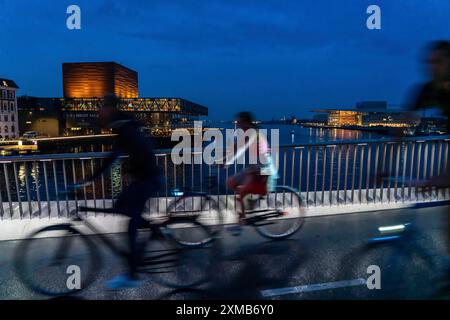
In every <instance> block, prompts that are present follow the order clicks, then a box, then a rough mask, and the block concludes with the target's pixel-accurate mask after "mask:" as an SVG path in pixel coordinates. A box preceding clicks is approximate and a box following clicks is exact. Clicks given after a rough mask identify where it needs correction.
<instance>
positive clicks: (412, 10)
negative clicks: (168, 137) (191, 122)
mask: <svg viewBox="0 0 450 320" xmlns="http://www.w3.org/2000/svg"><path fill="white" fill-rule="evenodd" d="M70 4H78V5H79V6H80V7H81V10H82V30H79V31H69V30H68V29H67V28H66V23H65V21H66V17H67V15H66V8H67V6H68V5H70ZM370 4H377V5H379V6H380V7H381V15H382V29H381V30H368V29H367V28H366V19H367V16H368V15H367V14H366V8H367V6H368V5H370ZM449 16H450V1H449V0H407V1H403V0H371V1H366V0H341V1H337V0H316V1H300V0H291V1H286V0H284V1H283V0H277V1H266V0H222V1H216V0H196V1H193V0H176V1H167V0H146V1H143V0H120V1H119V0H108V1H107V0H71V1H65V0H63V1H61V0H58V1H55V0H39V1H35V0H29V1H25V0H0V26H1V32H0V77H7V78H12V79H14V80H15V81H16V82H17V83H18V84H19V86H20V87H21V90H20V94H28V95H36V96H51V97H53V96H56V97H58V96H61V95H62V83H61V82H62V80H61V78H62V77H61V63H62V62H73V61H117V62H119V63H122V64H124V65H125V66H128V67H130V68H132V69H134V70H136V71H138V72H139V91H140V95H141V96H143V97H158V96H168V97H184V98H186V99H189V100H192V101H195V102H198V103H201V104H204V105H206V106H208V107H209V108H210V115H211V118H213V119H228V118H231V117H232V115H233V114H234V113H235V112H236V111H238V110H241V109H249V110H251V111H254V112H257V113H258V117H259V118H271V117H280V116H283V115H289V114H296V115H298V116H309V112H308V111H309V110H311V109H312V108H316V107H337V106H354V105H355V103H356V102H357V101H359V100H369V99H383V100H388V101H389V103H390V104H392V105H399V104H402V103H404V101H405V99H406V95H407V92H408V89H409V88H410V86H411V85H412V84H414V83H416V82H417V81H420V80H421V79H423V77H424V73H423V68H422V67H421V65H420V64H419V57H420V55H419V53H420V49H421V48H422V46H423V45H424V44H425V43H426V42H427V41H429V40H433V39H439V38H446V39H449V38H450V18H449Z"/></svg>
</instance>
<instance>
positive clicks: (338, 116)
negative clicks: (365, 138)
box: [313, 101, 419, 128]
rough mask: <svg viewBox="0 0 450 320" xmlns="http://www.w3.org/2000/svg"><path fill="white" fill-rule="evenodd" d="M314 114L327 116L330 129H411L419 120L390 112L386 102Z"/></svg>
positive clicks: (327, 110) (365, 103)
mask: <svg viewBox="0 0 450 320" xmlns="http://www.w3.org/2000/svg"><path fill="white" fill-rule="evenodd" d="M313 112H317V113H319V114H322V115H323V114H326V115H327V124H326V125H327V126H330V127H400V128H403V127H411V126H415V125H417V124H418V122H419V119H411V118H409V116H408V115H405V113H404V112H402V111H399V110H390V109H388V108H387V102H386V101H363V102H358V103H357V104H356V109H355V108H336V109H316V110H313Z"/></svg>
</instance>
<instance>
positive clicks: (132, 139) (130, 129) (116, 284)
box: [85, 95, 162, 289]
mask: <svg viewBox="0 0 450 320" xmlns="http://www.w3.org/2000/svg"><path fill="white" fill-rule="evenodd" d="M118 104H119V99H118V98H116V97H115V96H113V95H110V96H106V97H105V98H104V105H103V107H101V108H100V109H99V112H98V114H99V120H100V122H101V123H102V125H103V127H108V128H111V129H112V130H113V133H116V134H117V136H116V138H115V141H114V144H113V152H112V154H111V155H110V156H109V157H108V158H107V159H106V160H105V161H104V162H103V165H102V167H101V168H100V169H99V170H98V171H97V172H96V173H95V174H94V175H93V176H92V177H91V178H90V179H89V181H92V180H95V179H97V178H99V177H100V176H101V174H102V173H103V172H104V171H105V170H106V169H108V168H109V167H110V166H111V164H112V163H113V162H114V161H116V160H117V159H118V158H119V157H120V156H122V155H127V156H128V161H129V174H130V178H131V183H130V185H129V186H128V188H127V189H125V190H123V191H122V193H121V194H120V195H119V196H118V199H117V201H116V203H115V205H114V211H115V212H120V213H122V214H124V215H126V216H128V217H129V218H130V221H129V225H128V241H129V250H130V256H129V261H128V266H129V272H128V274H125V275H121V276H117V277H115V278H113V279H111V280H109V281H108V282H107V284H106V285H107V287H109V288H110V289H123V288H132V287H136V286H139V285H140V283H141V282H140V281H139V280H138V278H137V274H136V271H137V270H136V269H137V266H138V265H139V262H140V258H141V255H142V253H143V250H144V248H143V244H141V243H138V241H137V231H138V228H139V227H140V226H142V224H143V223H145V220H144V219H143V218H142V213H143V211H144V207H145V204H146V202H147V200H148V199H149V198H150V197H151V196H153V195H154V194H155V192H156V191H158V190H159V188H160V186H161V181H162V178H161V177H162V175H161V171H160V169H159V168H158V166H157V164H156V158H155V154H154V148H153V143H152V140H151V139H150V138H148V137H146V136H145V135H144V134H143V133H142V132H141V131H140V128H141V127H142V125H141V124H140V123H138V122H137V121H135V120H134V119H133V118H132V117H130V116H128V115H125V114H123V113H121V112H119V110H118ZM87 183H88V182H86V183H85V184H87Z"/></svg>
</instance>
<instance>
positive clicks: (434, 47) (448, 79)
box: [411, 41, 450, 133]
mask: <svg viewBox="0 0 450 320" xmlns="http://www.w3.org/2000/svg"><path fill="white" fill-rule="evenodd" d="M426 64H427V69H428V73H429V76H430V80H429V81H427V82H426V83H425V84H423V85H421V86H420V87H419V90H418V94H417V96H416V97H415V99H414V101H413V103H412V106H411V107H412V110H414V111H416V110H420V109H425V108H431V107H438V108H439V109H440V110H441V111H442V114H443V115H444V116H446V117H447V133H449V132H450V122H449V121H448V120H449V119H450V42H449V41H436V42H433V43H431V44H430V45H429V46H428V48H427V53H426Z"/></svg>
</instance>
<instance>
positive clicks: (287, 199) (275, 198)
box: [250, 186, 305, 239]
mask: <svg viewBox="0 0 450 320" xmlns="http://www.w3.org/2000/svg"><path fill="white" fill-rule="evenodd" d="M258 203H259V204H258V206H259V210H258V208H257V210H252V211H259V212H260V211H263V212H264V214H263V216H264V215H267V216H268V217H267V218H266V219H264V220H261V221H259V222H256V223H255V224H254V226H255V227H256V230H257V231H258V233H259V234H261V235H262V236H264V237H266V238H270V239H285V238H287V237H289V236H291V235H293V234H294V233H295V232H297V231H298V230H299V229H300V228H301V227H302V226H303V224H304V222H305V217H304V215H305V210H304V207H303V204H302V200H301V198H300V196H299V194H298V192H297V191H295V190H294V189H292V188H289V187H286V186H276V187H275V190H274V191H273V192H270V193H269V194H268V195H267V198H266V199H262V200H259V201H258ZM250 214H251V212H250Z"/></svg>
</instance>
